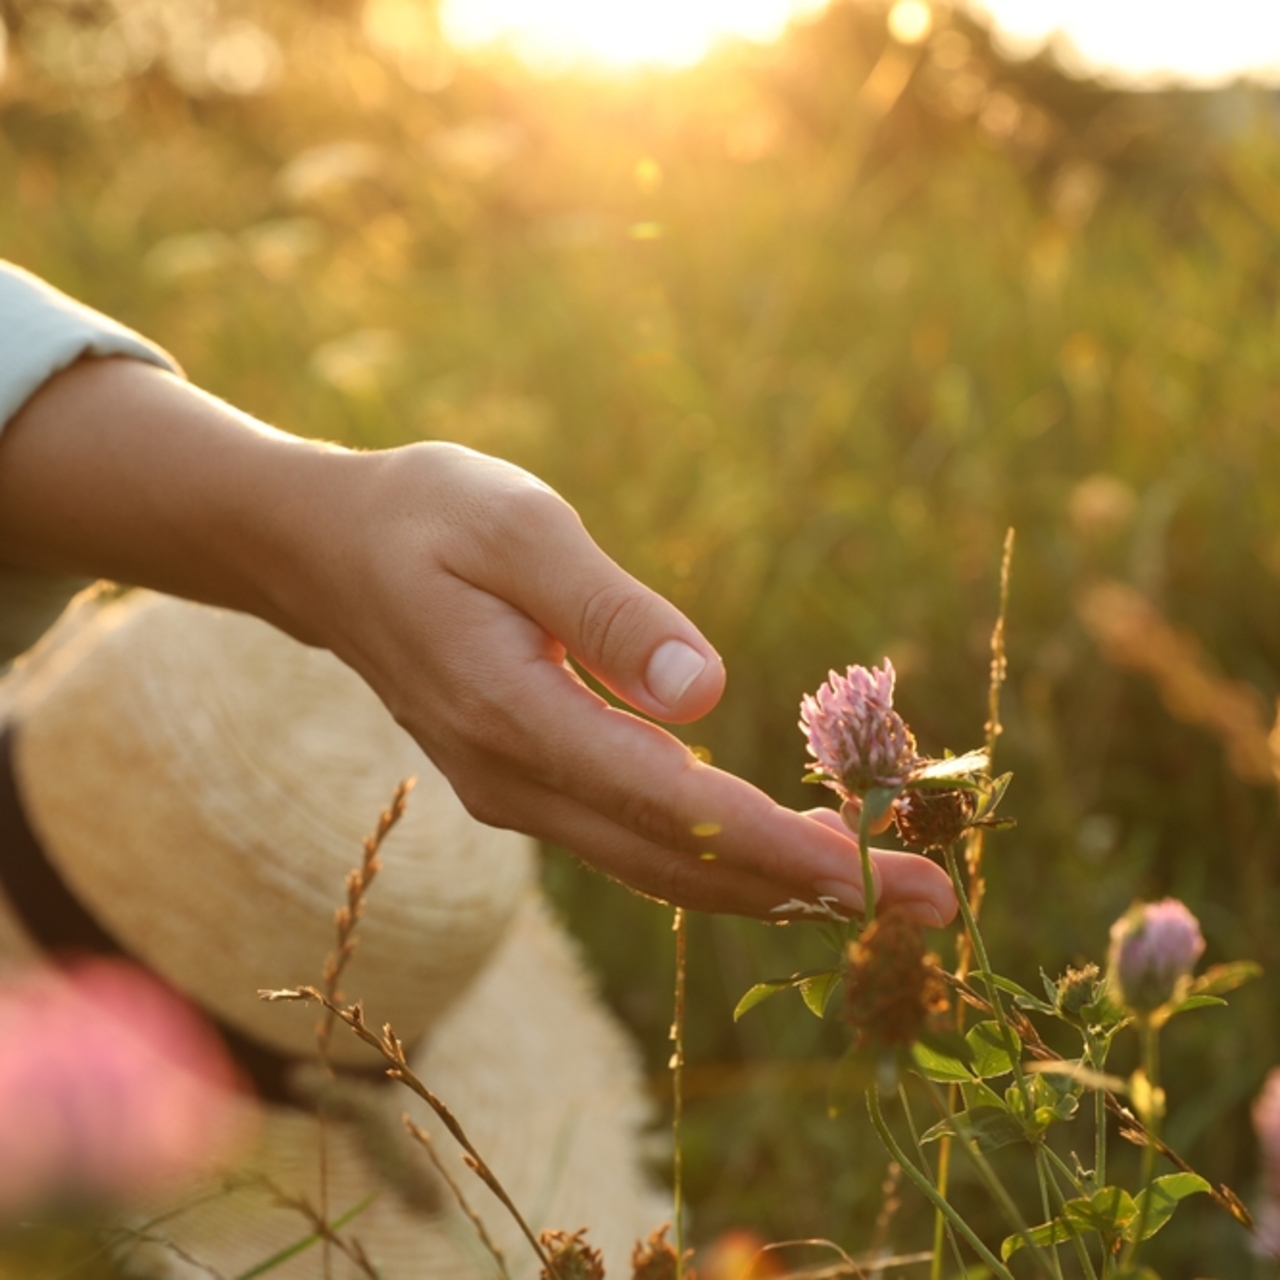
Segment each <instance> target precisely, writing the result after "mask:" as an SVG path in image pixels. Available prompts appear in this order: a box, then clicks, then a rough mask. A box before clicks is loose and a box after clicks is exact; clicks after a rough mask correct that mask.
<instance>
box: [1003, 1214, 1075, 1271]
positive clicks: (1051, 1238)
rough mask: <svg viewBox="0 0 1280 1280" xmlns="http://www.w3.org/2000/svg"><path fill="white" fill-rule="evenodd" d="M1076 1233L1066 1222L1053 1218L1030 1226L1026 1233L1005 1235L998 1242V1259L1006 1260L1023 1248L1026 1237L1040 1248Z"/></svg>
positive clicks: (1062, 1240)
mask: <svg viewBox="0 0 1280 1280" xmlns="http://www.w3.org/2000/svg"><path fill="white" fill-rule="evenodd" d="M1077 1234H1078V1233H1077V1232H1075V1231H1072V1230H1071V1228H1070V1227H1068V1226H1067V1225H1066V1223H1064V1222H1062V1221H1061V1220H1060V1219H1058V1218H1055V1219H1054V1220H1053V1221H1052V1222H1046V1223H1044V1224H1043V1225H1041V1226H1038V1227H1032V1228H1031V1229H1030V1230H1029V1231H1028V1232H1026V1234H1025V1235H1024V1234H1021V1233H1019V1234H1017V1235H1012V1236H1006V1237H1005V1238H1004V1240H1003V1241H1001V1244H1000V1261H1001V1262H1008V1261H1009V1259H1010V1258H1012V1257H1013V1255H1014V1254H1015V1253H1017V1252H1018V1250H1019V1249H1022V1248H1025V1247H1026V1243H1027V1239H1028V1237H1029V1238H1030V1240H1031V1242H1032V1243H1033V1244H1036V1245H1039V1246H1040V1248H1042V1249H1046V1248H1048V1247H1049V1246H1051V1245H1055V1244H1063V1243H1065V1242H1066V1241H1068V1240H1070V1239H1071V1237H1072V1236H1073V1235H1077Z"/></svg>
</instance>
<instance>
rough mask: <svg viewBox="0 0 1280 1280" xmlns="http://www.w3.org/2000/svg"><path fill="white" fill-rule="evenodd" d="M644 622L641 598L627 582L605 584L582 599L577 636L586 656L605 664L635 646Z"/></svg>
mask: <svg viewBox="0 0 1280 1280" xmlns="http://www.w3.org/2000/svg"><path fill="white" fill-rule="evenodd" d="M648 621H649V609H648V606H647V603H646V601H645V600H644V598H643V597H642V596H641V595H640V594H639V593H637V592H636V590H635V589H634V588H633V587H632V586H631V585H630V584H629V583H627V582H609V583H606V584H604V585H603V586H600V587H597V588H595V589H594V590H593V591H591V592H589V593H588V595H587V596H586V597H585V598H584V599H583V601H582V606H581V608H580V610H579V614H578V634H579V635H580V636H581V637H582V644H583V646H584V648H585V649H586V651H587V653H589V654H592V655H594V656H595V657H596V658H597V659H598V660H599V661H601V662H603V663H605V664H606V665H608V664H609V663H610V660H611V659H614V658H617V657H619V656H620V655H622V654H623V653H625V652H627V651H629V650H630V649H632V648H633V647H634V646H635V644H636V642H637V641H639V640H640V639H641V638H642V637H643V635H644V633H645V631H646V629H647V623H648Z"/></svg>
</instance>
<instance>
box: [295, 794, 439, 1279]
mask: <svg viewBox="0 0 1280 1280" xmlns="http://www.w3.org/2000/svg"><path fill="white" fill-rule="evenodd" d="M415 781H416V779H414V778H405V779H403V780H402V781H401V783H400V785H399V786H397V787H396V790H395V794H394V795H393V796H392V797H391V804H390V805H389V806H388V807H387V808H386V809H384V810H383V811H382V812H381V813H380V814H379V815H378V825H377V826H376V827H375V828H374V830H373V832H372V833H371V834H370V835H367V836H365V838H364V843H363V847H362V852H361V856H360V865H359V866H358V867H356V868H355V869H354V870H352V871H349V872H347V880H346V885H347V901H346V903H345V905H343V906H341V907H339V908H338V909H337V911H335V912H334V913H333V922H334V926H335V928H336V929H337V934H338V937H337V946H336V947H335V948H334V950H332V951H331V952H329V954H328V955H327V956H326V957H325V961H324V968H323V969H322V970H321V976H322V977H323V979H324V989H325V993H326V994H327V995H328V997H329V999H330V1000H332V1001H333V1002H334V1004H338V1003H340V1002H341V1000H342V992H341V991H340V990H339V989H338V983H339V982H340V981H341V980H342V973H343V970H344V969H346V967H347V964H348V962H349V961H350V959H351V956H352V954H353V953H354V951H355V949H356V936H355V932H356V922H357V921H358V920H359V919H360V917H361V916H363V915H364V896H365V894H366V893H367V892H368V891H369V886H370V885H371V884H372V883H373V880H374V877H375V876H376V875H377V874H378V872H379V871H381V870H382V864H381V863H380V862H379V861H378V850H379V849H380V848H381V847H382V842H383V841H384V840H385V839H386V838H387V835H388V833H389V832H390V831H391V828H392V827H394V826H395V825H396V823H397V822H399V821H400V819H401V818H402V817H403V816H404V811H405V805H406V803H407V802H408V797H409V792H410V791H412V790H413V786H414V783H415ZM332 1039H333V1014H331V1013H326V1014H325V1016H324V1017H323V1018H321V1020H320V1022H319V1023H318V1024H317V1026H316V1045H317V1047H318V1049H319V1055H320V1062H321V1064H322V1065H323V1067H324V1069H325V1071H326V1072H327V1073H328V1075H329V1078H330V1079H333V1074H334V1073H333V1064H332V1063H331V1062H330V1061H329V1043H330V1041H331V1040H332ZM319 1163H320V1217H321V1218H322V1219H323V1220H324V1221H325V1222H328V1220H329V1129H328V1122H327V1120H326V1118H325V1114H324V1111H323V1110H322V1111H321V1112H320V1162H319ZM323 1257H324V1263H323V1268H324V1276H325V1280H330V1276H331V1273H332V1268H331V1265H330V1241H329V1237H328V1236H325V1237H324V1246H323Z"/></svg>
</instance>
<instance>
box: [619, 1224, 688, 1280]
mask: <svg viewBox="0 0 1280 1280" xmlns="http://www.w3.org/2000/svg"><path fill="white" fill-rule="evenodd" d="M668 1228H669V1224H668V1223H664V1224H663V1225H662V1226H660V1227H659V1228H658V1229H657V1230H656V1231H654V1232H651V1233H650V1235H649V1238H648V1240H646V1241H645V1242H644V1243H643V1244H639V1243H638V1244H637V1245H636V1247H635V1248H634V1249H633V1250H632V1251H631V1280H676V1274H677V1270H678V1267H677V1258H676V1251H675V1248H674V1247H673V1246H672V1245H671V1243H670V1242H669V1241H668V1240H667V1230H668ZM684 1274H685V1276H686V1277H687V1278H688V1280H694V1273H693V1272H692V1271H690V1270H689V1268H688V1267H687V1266H686V1267H685V1268H684Z"/></svg>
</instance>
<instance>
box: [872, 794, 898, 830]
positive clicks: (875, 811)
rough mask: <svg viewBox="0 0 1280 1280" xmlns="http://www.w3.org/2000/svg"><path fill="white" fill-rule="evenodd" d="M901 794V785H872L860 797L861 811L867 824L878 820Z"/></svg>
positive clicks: (873, 823)
mask: <svg viewBox="0 0 1280 1280" xmlns="http://www.w3.org/2000/svg"><path fill="white" fill-rule="evenodd" d="M901 794H902V788H901V787H872V788H871V790H870V791H868V792H866V794H864V795H863V797H862V813H863V816H864V817H865V818H866V820H867V823H868V825H871V826H874V825H875V824H876V823H877V822H879V821H880V819H881V818H883V817H884V815H885V814H886V813H888V812H889V810H890V808H891V807H892V805H893V802H894V801H895V800H896V799H897V798H898V797H899V796H900V795H901Z"/></svg>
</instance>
